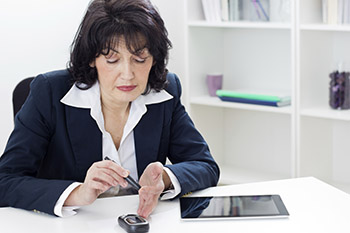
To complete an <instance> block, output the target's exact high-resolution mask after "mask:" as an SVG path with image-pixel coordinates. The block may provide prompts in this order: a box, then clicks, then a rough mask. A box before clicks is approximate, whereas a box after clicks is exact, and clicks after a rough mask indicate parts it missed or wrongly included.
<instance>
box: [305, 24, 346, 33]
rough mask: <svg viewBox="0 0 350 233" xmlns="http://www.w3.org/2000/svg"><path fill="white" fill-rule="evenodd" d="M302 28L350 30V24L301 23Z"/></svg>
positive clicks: (312, 29)
mask: <svg viewBox="0 0 350 233" xmlns="http://www.w3.org/2000/svg"><path fill="white" fill-rule="evenodd" d="M300 29H301V30H310V31H339V32H350V25H347V24H345V25H338V24H333V25H332V24H303V25H300Z"/></svg>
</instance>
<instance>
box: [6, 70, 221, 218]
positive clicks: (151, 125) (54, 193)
mask: <svg viewBox="0 0 350 233" xmlns="http://www.w3.org/2000/svg"><path fill="white" fill-rule="evenodd" d="M167 79H168V81H169V85H168V87H167V89H166V90H167V91H168V92H169V93H170V94H171V95H172V96H173V97H174V98H173V99H171V100H168V101H165V102H162V103H158V104H152V105H148V106H147V113H146V114H145V115H143V117H142V119H141V120H140V122H139V123H138V125H137V126H136V128H135V129H134V138H135V150H136V161H137V170H138V175H139V177H140V176H141V175H142V172H143V171H144V169H145V168H146V166H147V165H148V164H149V163H152V162H155V161H159V162H161V163H163V164H165V162H166V158H169V160H170V161H171V162H172V165H167V166H168V167H169V169H171V171H172V172H173V173H174V175H175V176H176V177H177V179H178V180H179V182H180V185H181V193H180V195H183V194H185V193H187V192H190V191H194V190H199V189H203V188H206V187H209V186H214V185H216V184H217V182H218V178H219V168H218V166H217V164H216V163H215V161H214V159H213V157H212V156H211V154H210V152H209V148H208V145H207V144H206V142H205V141H204V139H203V138H202V136H201V135H200V134H199V132H198V131H197V130H196V129H195V127H194V125H193V122H192V121H191V119H190V117H189V116H188V114H187V113H186V111H185V108H184V106H183V105H182V104H181V102H180V96H181V86H180V82H179V79H178V78H177V77H176V75H175V74H171V73H169V74H168V76H167ZM71 80H72V77H71V75H70V73H69V72H68V71H67V70H60V71H54V72H50V73H46V74H43V75H39V76H37V77H36V78H35V79H34V81H33V82H32V83H31V91H30V94H29V96H28V98H27V100H26V102H25V103H24V105H23V107H22V109H21V110H20V111H19V112H18V114H17V115H16V118H15V128H14V130H13V132H12V133H11V135H10V138H9V140H8V143H7V146H6V149H5V152H4V154H3V155H2V156H1V158H0V206H12V207H17V208H23V209H27V210H33V209H35V210H38V211H41V212H45V213H49V214H54V212H53V211H54V206H55V204H56V202H57V200H58V198H59V197H60V195H61V194H62V192H63V191H64V190H65V189H66V188H67V187H68V186H69V185H70V184H71V183H72V182H75V181H79V182H83V181H84V178H85V175H86V172H87V170H88V169H89V168H90V166H91V165H92V164H93V163H94V162H96V161H100V160H101V159H102V133H101V131H100V130H99V128H98V126H97V124H96V122H95V120H94V119H92V118H91V116H90V109H82V108H75V107H71V106H67V105H64V104H62V103H61V102H60V100H61V99H62V97H63V96H64V95H65V94H66V93H67V92H68V91H69V89H70V88H71V86H72V82H71Z"/></svg>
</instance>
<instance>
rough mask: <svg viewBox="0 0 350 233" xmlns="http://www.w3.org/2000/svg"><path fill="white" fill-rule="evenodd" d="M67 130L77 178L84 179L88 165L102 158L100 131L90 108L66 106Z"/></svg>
mask: <svg viewBox="0 0 350 233" xmlns="http://www.w3.org/2000/svg"><path fill="white" fill-rule="evenodd" d="M65 108H66V122H67V131H68V135H69V138H70V141H71V145H72V150H73V153H74V157H75V161H76V164H77V169H78V171H79V179H80V180H84V178H85V175H86V172H87V170H88V169H89V168H90V166H91V165H92V164H93V163H94V162H97V161H100V160H101V159H102V133H101V131H100V130H99V128H98V126H97V124H96V122H95V120H94V119H93V118H92V117H91V116H90V109H82V108H74V107H70V106H66V107H65Z"/></svg>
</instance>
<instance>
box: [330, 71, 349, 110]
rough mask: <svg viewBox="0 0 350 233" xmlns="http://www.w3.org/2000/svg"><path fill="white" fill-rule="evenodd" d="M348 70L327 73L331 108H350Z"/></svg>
mask: <svg viewBox="0 0 350 233" xmlns="http://www.w3.org/2000/svg"><path fill="white" fill-rule="evenodd" d="M349 76H350V72H339V71H334V72H332V73H331V74H329V77H330V78H331V81H330V84H329V105H330V106H331V108H333V109H350V82H349Z"/></svg>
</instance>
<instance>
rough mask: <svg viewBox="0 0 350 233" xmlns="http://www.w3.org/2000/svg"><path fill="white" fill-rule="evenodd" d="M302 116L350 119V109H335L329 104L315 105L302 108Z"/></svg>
mask: <svg viewBox="0 0 350 233" xmlns="http://www.w3.org/2000/svg"><path fill="white" fill-rule="evenodd" d="M301 116H308V117H317V118H323V119H329V120H342V121H350V110H335V109H331V108H330V107H327V106H323V107H313V108H307V109H303V110H301Z"/></svg>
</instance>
